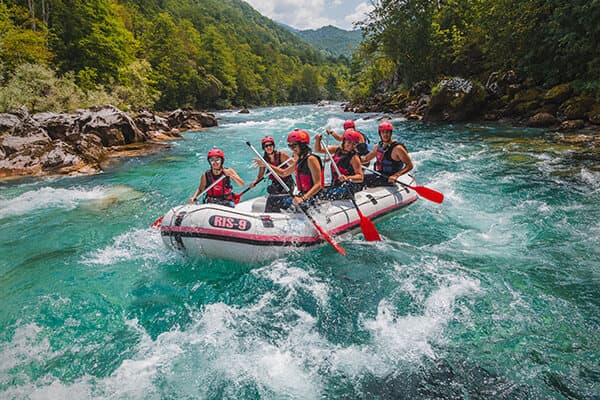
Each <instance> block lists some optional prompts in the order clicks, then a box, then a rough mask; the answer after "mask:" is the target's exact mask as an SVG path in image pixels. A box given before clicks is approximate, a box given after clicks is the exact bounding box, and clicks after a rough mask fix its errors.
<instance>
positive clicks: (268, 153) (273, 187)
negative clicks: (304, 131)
mask: <svg viewBox="0 0 600 400" xmlns="http://www.w3.org/2000/svg"><path fill="white" fill-rule="evenodd" d="M261 145H262V148H263V150H264V151H265V152H264V154H263V158H264V159H265V161H266V162H268V163H269V164H270V165H272V166H275V167H277V166H280V165H281V164H282V163H284V162H286V161H288V160H289V159H290V156H289V155H288V154H287V153H286V152H285V151H278V150H275V139H273V138H272V137H271V136H265V137H264V138H263V139H262V140H261ZM266 169H267V168H266V167H265V166H260V167H259V168H258V175H256V179H254V181H252V183H250V187H251V188H253V187H255V186H256V184H257V183H258V181H259V180H260V179H262V177H263V176H264V175H265V172H266ZM280 178H281V179H282V180H283V181H284V182H285V184H286V185H287V186H288V187H289V188H290V189H292V190H293V189H294V178H292V177H291V176H285V177H283V176H282V177H280ZM269 179H270V180H271V183H269V186H267V193H269V195H281V194H287V192H286V191H285V189H284V188H283V186H281V185H280V184H279V182H278V181H277V179H275V177H274V176H272V175H269Z"/></svg>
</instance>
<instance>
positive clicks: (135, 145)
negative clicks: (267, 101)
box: [0, 105, 217, 180]
mask: <svg viewBox="0 0 600 400" xmlns="http://www.w3.org/2000/svg"><path fill="white" fill-rule="evenodd" d="M216 125H217V118H216V117H215V115H214V114H211V113H207V112H200V111H190V110H180V109H179V110H175V111H172V112H169V113H154V112H150V111H142V112H139V113H135V114H132V115H129V114H127V113H125V112H123V111H121V110H119V109H118V108H116V107H114V106H110V105H108V106H102V107H94V108H90V109H85V110H78V111H77V112H75V113H73V114H68V113H49V112H47V113H37V114H30V113H29V111H28V110H27V109H26V108H25V107H21V108H20V109H19V110H18V112H16V113H11V114H8V113H0V180H7V179H16V178H21V177H27V176H48V175H81V174H94V173H98V172H100V171H102V170H103V169H105V168H106V166H107V165H109V164H110V163H111V162H114V159H115V158H121V157H131V156H139V155H144V154H149V153H154V152H156V151H160V150H162V149H164V148H165V147H168V146H169V145H168V144H167V143H166V141H169V140H175V139H180V138H181V132H184V131H187V130H199V129H202V128H205V127H211V126H216Z"/></svg>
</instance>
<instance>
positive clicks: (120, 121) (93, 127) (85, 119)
mask: <svg viewBox="0 0 600 400" xmlns="http://www.w3.org/2000/svg"><path fill="white" fill-rule="evenodd" d="M78 123H79V126H80V132H81V133H82V134H84V135H89V134H93V135H96V136H98V137H99V138H100V139H101V140H102V144H103V145H104V146H105V147H110V146H119V145H124V144H129V143H138V142H145V141H146V140H147V139H148V138H149V136H148V134H146V133H144V132H142V131H141V130H140V129H139V128H138V127H137V126H136V124H135V122H134V121H133V119H132V118H131V117H130V116H129V115H127V114H125V113H124V112H123V111H121V110H119V109H118V108H116V107H114V106H110V105H109V106H103V107H94V108H91V109H89V110H83V111H80V112H79V118H78Z"/></svg>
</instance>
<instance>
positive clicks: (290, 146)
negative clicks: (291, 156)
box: [288, 143, 299, 149]
mask: <svg viewBox="0 0 600 400" xmlns="http://www.w3.org/2000/svg"><path fill="white" fill-rule="evenodd" d="M298 146H299V144H298V143H288V147H289V148H290V149H293V148H295V147H298Z"/></svg>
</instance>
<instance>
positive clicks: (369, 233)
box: [323, 143, 381, 242]
mask: <svg viewBox="0 0 600 400" xmlns="http://www.w3.org/2000/svg"><path fill="white" fill-rule="evenodd" d="M323 147H324V148H325V153H327V157H329V159H330V160H331V163H332V164H333V167H334V168H335V172H337V174H338V176H342V174H341V172H340V169H339V168H338V166H337V164H336V162H335V161H334V160H333V157H332V156H331V153H330V152H329V149H328V147H329V146H327V143H325V145H324V146H323ZM348 190H350V189H349V188H348ZM350 195H351V196H350V200H351V201H352V204H354V208H356V212H357V213H358V217H359V218H360V229H361V230H362V233H363V235H364V237H365V239H366V240H367V241H368V242H373V241H378V240H381V236H379V232H377V228H375V225H374V224H373V221H371V220H370V219H369V218H367V217H365V216H364V215H363V213H362V211H360V207H358V204H357V203H356V199H355V198H354V193H350Z"/></svg>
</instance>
